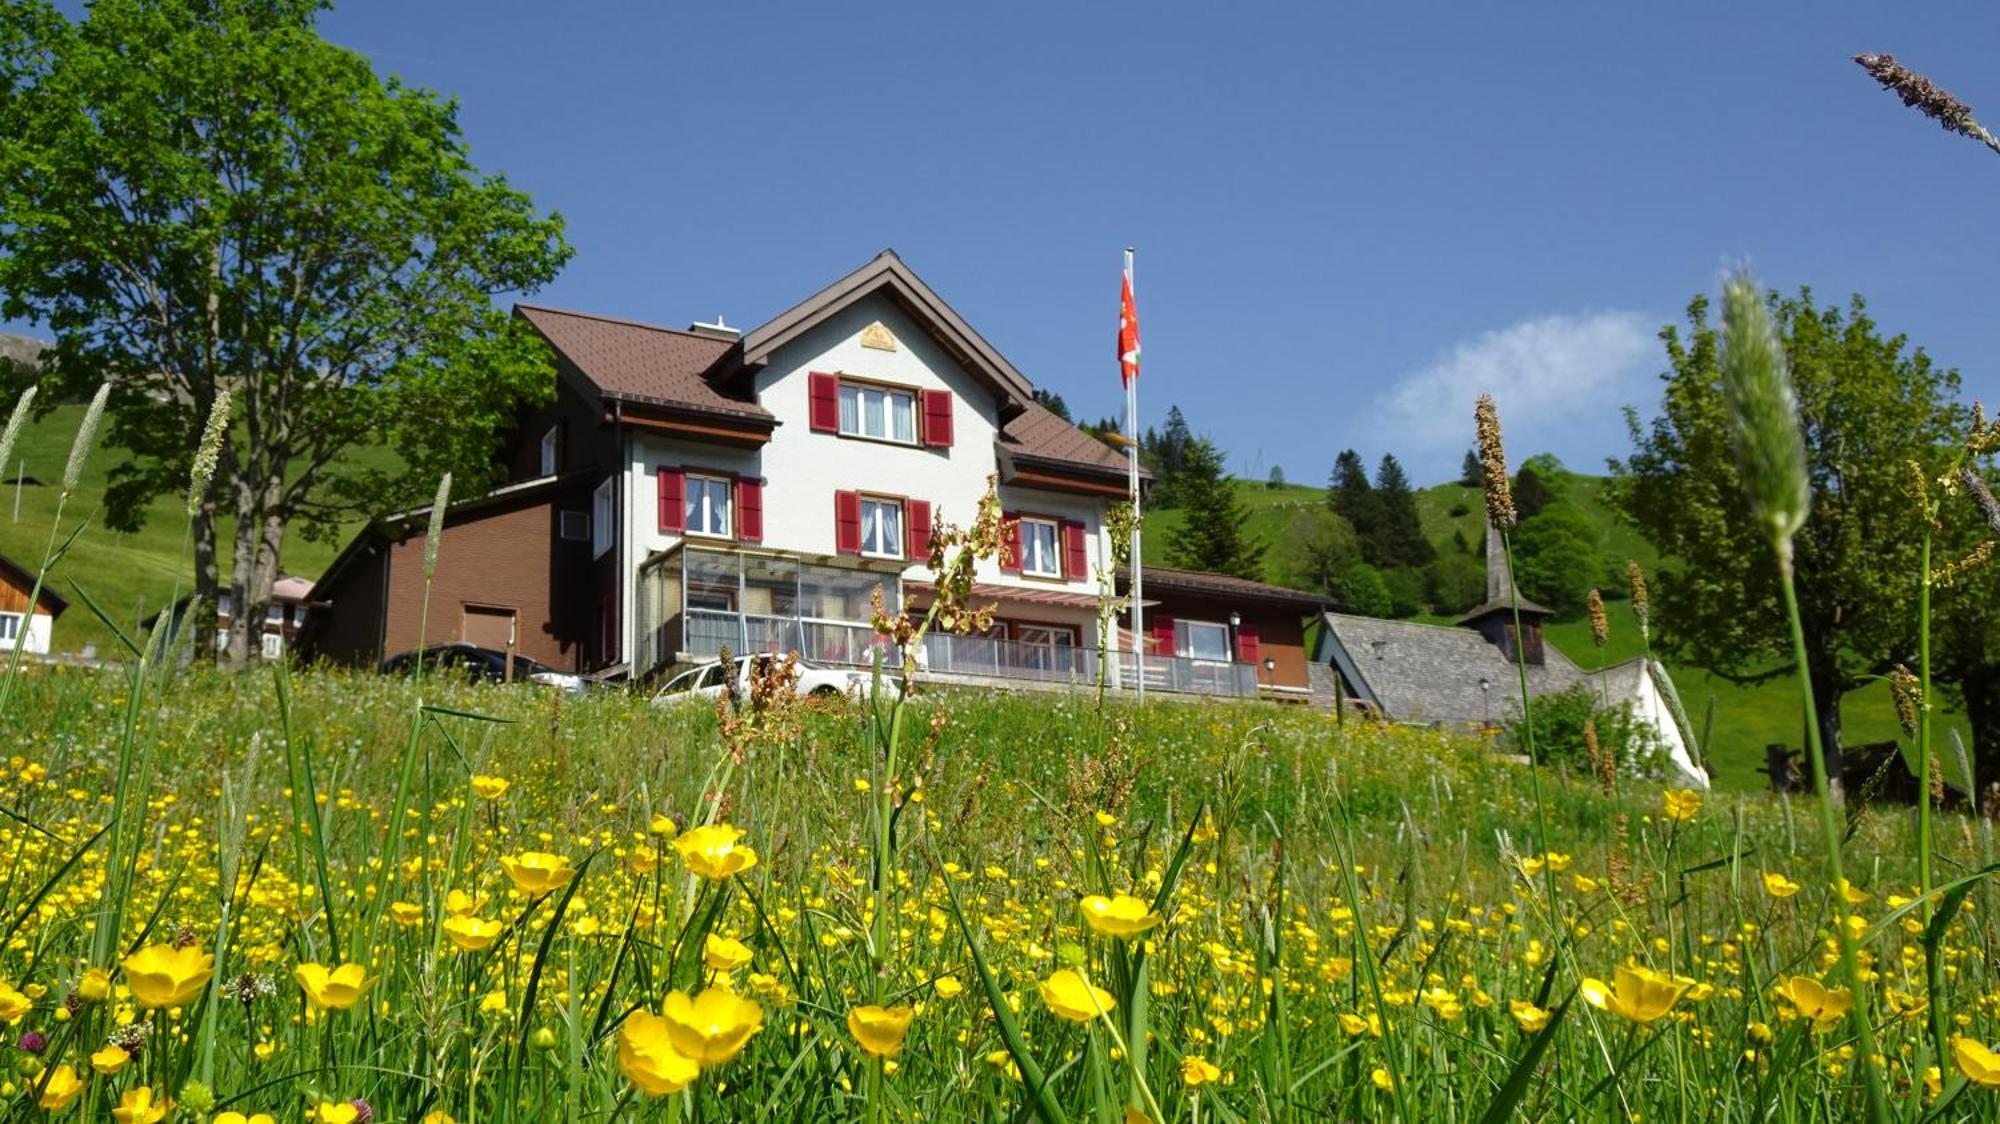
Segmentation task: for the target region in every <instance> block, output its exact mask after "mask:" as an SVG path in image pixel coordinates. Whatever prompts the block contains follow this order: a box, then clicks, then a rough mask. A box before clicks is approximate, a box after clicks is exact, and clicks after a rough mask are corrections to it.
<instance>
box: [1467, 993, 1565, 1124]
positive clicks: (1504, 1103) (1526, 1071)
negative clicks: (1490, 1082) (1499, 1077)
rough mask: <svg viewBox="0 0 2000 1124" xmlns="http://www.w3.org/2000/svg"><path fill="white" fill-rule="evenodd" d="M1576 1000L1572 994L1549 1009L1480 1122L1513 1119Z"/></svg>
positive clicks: (1495, 1123) (1503, 1122)
mask: <svg viewBox="0 0 2000 1124" xmlns="http://www.w3.org/2000/svg"><path fill="white" fill-rule="evenodd" d="M1574 1002H1576V995H1575V994H1574V993H1572V994H1571V995H1570V997H1569V998H1568V999H1565V1000H1563V1001H1562V1006H1560V1007H1557V1008H1556V1009H1555V1010H1553V1011H1551V1012H1549V1022H1548V1025H1547V1026H1544V1027H1543V1028H1542V1029H1541V1030H1540V1031H1538V1032H1536V1034H1535V1037H1534V1038H1533V1039H1531V1040H1530V1041H1529V1042H1528V1048H1527V1050H1526V1051H1525V1052H1523V1053H1522V1054H1521V1057H1520V1059H1519V1060H1518V1061H1516V1062H1515V1063H1514V1069H1513V1071H1512V1072H1510V1073H1508V1074H1507V1080H1505V1081H1503V1082H1501V1083H1500V1091H1499V1092H1498V1093H1495V1094H1494V1095H1493V1103H1492V1104H1489V1105H1487V1106H1486V1112H1485V1113H1484V1114H1482V1115H1481V1116H1480V1118H1479V1121H1480V1124H1506V1122H1507V1121H1508V1120H1511V1119H1513V1116H1514V1109H1515V1106H1517V1105H1519V1104H1520V1103H1521V1098H1522V1097H1525V1096H1527V1094H1528V1086H1530V1085H1532V1084H1533V1083H1534V1080H1535V1070H1536V1069H1537V1068H1538V1067H1539V1066H1540V1065H1541V1064H1542V1055H1543V1054H1546V1053H1548V1051H1549V1043H1551V1042H1554V1041H1555V1038H1556V1028H1557V1027H1559V1026H1561V1025H1562V1021H1563V1016H1564V1015H1566V1014H1568V1013H1569V1005H1570V1004H1571V1003H1574Z"/></svg>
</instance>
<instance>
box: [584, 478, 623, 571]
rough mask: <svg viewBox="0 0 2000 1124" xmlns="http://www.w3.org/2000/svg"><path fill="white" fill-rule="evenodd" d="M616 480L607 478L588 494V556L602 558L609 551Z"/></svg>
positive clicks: (616, 489) (615, 497) (613, 517)
mask: <svg viewBox="0 0 2000 1124" xmlns="http://www.w3.org/2000/svg"><path fill="white" fill-rule="evenodd" d="M617 496H618V480H617V478H616V477H608V478H606V479H605V481H604V483H602V484H599V485H598V486H597V490H596V491H595V492H592V493H591V494H590V556H591V557H592V558H602V557H604V555H605V552H607V551H609V550H610V549H611V542H612V535H611V521H612V520H613V519H615V518H617V514H616V511H615V508H616V506H617V502H616V501H617Z"/></svg>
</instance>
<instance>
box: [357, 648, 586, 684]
mask: <svg viewBox="0 0 2000 1124" xmlns="http://www.w3.org/2000/svg"><path fill="white" fill-rule="evenodd" d="M420 657H421V659H422V661H423V666H424V667H426V668H430V669H435V670H437V671H441V672H447V673H456V674H459V675H463V676H465V677H467V678H469V679H471V680H473V681H475V682H479V683H504V682H506V681H507V653H505V652H501V651H496V650H494V649H492V648H481V647H479V646H478V645H476V644H467V643H465V642H464V641H462V640H454V641H452V642H450V643H448V644H433V645H431V646H430V647H428V648H424V649H422V650H417V649H412V650H410V651H407V652H402V653H400V654H397V655H394V656H390V657H389V658H388V659H386V660H383V661H382V671H383V673H384V674H389V675H400V674H409V673H411V672H414V671H415V670H416V669H417V662H418V659H419V658H420ZM514 680H515V681H516V682H521V683H539V684H541V685H542V686H544V687H554V688H556V689H558V690H562V691H568V692H570V693H572V694H574V693H577V692H580V691H582V690H583V689H584V687H585V685H586V682H587V681H586V680H585V679H584V678H583V676H581V675H574V674H571V673H570V672H567V671H557V670H556V669H555V668H552V667H550V666H549V665H547V664H545V663H541V662H540V661H537V660H531V659H529V658H528V657H526V656H524V655H521V654H520V653H518V652H516V653H515V654H514Z"/></svg>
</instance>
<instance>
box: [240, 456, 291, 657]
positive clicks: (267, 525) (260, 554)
mask: <svg viewBox="0 0 2000 1124" xmlns="http://www.w3.org/2000/svg"><path fill="white" fill-rule="evenodd" d="M283 490H284V484H283V481H282V480H281V479H273V480H269V481H267V482H264V483H262V484H260V485H258V486H256V487H254V488H252V487H246V486H244V485H241V484H239V485H238V486H237V489H236V492H237V506H236V542H235V557H236V569H235V572H234V573H233V574H232V575H231V576H230V583H229V588H230V593H231V596H232V598H233V600H234V604H233V605H232V606H231V607H232V608H233V609H234V610H235V612H234V614H233V615H232V616H231V618H230V626H231V627H230V630H229V662H230V663H231V664H234V665H236V666H238V667H241V666H244V665H246V664H248V663H250V662H251V661H253V660H257V659H260V658H262V656H263V640H264V617H265V615H266V613H267V612H268V611H269V609H270V605H271V586H272V585H273V584H275V583H276V582H277V580H278V563H279V551H280V549H281V548H282V547H283V545H284V541H285V518H284V516H283V515H282V514H281V513H280V512H279V510H278V506H279V505H278V501H279V498H280V496H281V494H282V492H283Z"/></svg>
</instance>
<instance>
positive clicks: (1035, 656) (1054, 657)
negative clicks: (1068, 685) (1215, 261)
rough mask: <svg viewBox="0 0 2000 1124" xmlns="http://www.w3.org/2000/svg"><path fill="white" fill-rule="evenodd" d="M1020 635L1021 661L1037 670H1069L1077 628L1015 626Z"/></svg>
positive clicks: (1073, 653) (1036, 625) (1034, 625)
mask: <svg viewBox="0 0 2000 1124" xmlns="http://www.w3.org/2000/svg"><path fill="white" fill-rule="evenodd" d="M1014 631H1015V634H1016V635H1017V636H1019V637H1020V641H1019V643H1020V645H1021V662H1022V663H1023V664H1026V665H1027V666H1028V667H1031V668H1034V669H1035V670H1036V671H1068V670H1070V664H1071V661H1072V660H1073V659H1074V657H1075V649H1076V630H1075V629H1072V628H1064V627H1062V626H1060V625H1047V624H1023V625H1016V626H1014Z"/></svg>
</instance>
